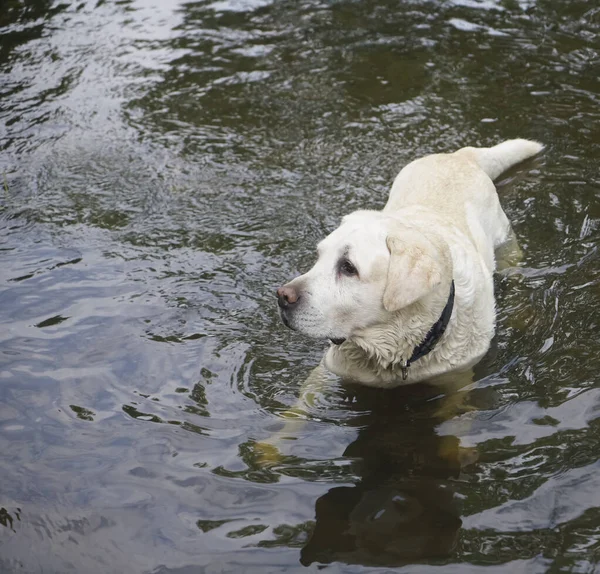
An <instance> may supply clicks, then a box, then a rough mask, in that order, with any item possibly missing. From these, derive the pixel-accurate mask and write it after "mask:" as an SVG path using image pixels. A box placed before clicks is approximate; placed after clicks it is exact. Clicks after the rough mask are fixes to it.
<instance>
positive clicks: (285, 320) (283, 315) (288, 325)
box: [279, 309, 297, 331]
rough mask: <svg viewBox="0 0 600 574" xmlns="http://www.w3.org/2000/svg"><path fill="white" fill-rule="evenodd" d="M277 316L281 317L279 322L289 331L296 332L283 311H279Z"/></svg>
mask: <svg viewBox="0 0 600 574" xmlns="http://www.w3.org/2000/svg"><path fill="white" fill-rule="evenodd" d="M279 316H280V317H281V322H282V323H283V324H284V325H285V326H286V327H287V328H288V329H291V330H292V331H297V329H296V327H294V325H292V322H291V321H290V318H289V317H288V316H287V313H286V312H285V311H283V310H282V309H280V310H279Z"/></svg>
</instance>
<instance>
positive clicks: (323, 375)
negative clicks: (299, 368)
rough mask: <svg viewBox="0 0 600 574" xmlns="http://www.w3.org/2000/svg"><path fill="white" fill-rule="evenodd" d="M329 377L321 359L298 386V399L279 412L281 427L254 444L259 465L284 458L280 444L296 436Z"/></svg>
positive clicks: (277, 461)
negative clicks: (289, 406) (282, 421)
mask: <svg viewBox="0 0 600 574" xmlns="http://www.w3.org/2000/svg"><path fill="white" fill-rule="evenodd" d="M330 378H331V374H330V373H329V372H328V371H327V370H326V369H325V367H324V366H323V362H322V361H321V363H319V365H318V366H317V367H315V368H314V369H313V370H312V371H311V373H310V375H309V376H308V377H307V379H306V380H305V381H304V383H302V386H301V387H300V393H299V396H298V400H297V401H296V403H295V404H294V406H292V407H291V408H289V409H287V410H285V411H284V412H283V413H281V414H280V416H281V418H282V419H283V420H284V424H283V428H281V429H280V430H278V431H277V432H275V433H273V434H272V435H271V436H270V437H269V438H267V439H266V440H264V441H261V442H257V443H256V444H255V445H254V450H255V452H256V454H257V462H258V463H259V464H260V465H261V466H274V465H276V464H279V463H281V462H282V461H283V460H284V458H285V456H284V455H283V454H282V453H281V451H280V450H279V447H280V445H281V444H282V443H283V441H286V440H294V439H295V438H296V436H297V435H298V432H299V431H300V430H301V429H302V427H303V426H304V424H305V423H306V421H307V419H308V417H309V412H310V411H311V410H314V408H315V407H316V403H317V397H318V396H320V395H322V394H323V390H324V389H325V388H326V385H328V383H329V381H330Z"/></svg>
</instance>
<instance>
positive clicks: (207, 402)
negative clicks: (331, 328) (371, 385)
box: [0, 0, 600, 574]
mask: <svg viewBox="0 0 600 574" xmlns="http://www.w3.org/2000/svg"><path fill="white" fill-rule="evenodd" d="M599 31H600V10H599V9H598V8H596V7H594V3H593V2H581V1H575V2H573V1H570V2H567V1H550V0H545V1H542V0H538V1H536V0H448V1H445V0H444V1H441V0H440V1H424V0H406V1H401V0H379V1H377V2H376V1H373V0H362V1H359V0H355V1H351V0H337V1H324V0H322V1H318V0H217V1H213V2H210V1H204V0H199V1H195V2H182V1H179V2H177V1H173V2H167V1H164V0H163V1H161V0H119V1H115V0H99V1H92V2H88V1H86V0H83V1H81V2H59V1H55V0H5V1H4V3H3V8H2V10H1V11H0V177H1V182H0V183H1V189H0V284H1V286H2V288H1V292H0V452H1V453H2V456H1V458H0V484H1V488H0V570H1V571H2V572H7V573H9V572H32V573H37V572H44V573H64V572H85V573H108V572H118V573H124V572H132V573H156V574H159V573H161V574H166V573H173V574H175V573H177V574H188V573H190V574H191V573H199V572H206V573H213V572H236V573H237V572H256V573H268V572H296V571H306V570H307V569H309V568H310V569H315V570H316V569H317V568H318V567H319V566H321V567H322V566H327V569H328V570H330V571H332V572H374V571H382V572H387V571H390V569H395V568H398V569H399V571H402V572H410V573H417V574H418V573H423V572H438V571H439V572H444V573H456V574H462V573H472V572H481V571H483V569H484V568H485V569H486V570H485V571H486V572H494V573H496V572H510V573H511V574H514V573H518V572H523V573H537V572H598V571H599V570H598V568H600V462H599V459H600V413H599V409H600V385H599V384H598V370H599V367H600V337H599V335H598V331H599V329H598V328H599V322H600V313H599V310H600V289H599V286H598V285H599V280H600V274H599V271H598V252H597V241H598V237H599V233H600V231H599V228H600V202H599V199H598V198H599V195H600V175H599V172H598V158H599V157H600V135H599V134H600V130H599V126H600V82H599V79H598V78H599V76H600V65H599V61H600V60H599V57H600V47H599V46H600V40H599V36H598V33H599ZM515 136H522V137H529V138H534V139H539V140H540V141H543V142H545V143H546V144H547V146H548V149H547V151H546V153H545V154H544V156H543V157H542V158H541V160H538V161H537V162H533V163H530V164H527V165H526V166H524V167H523V168H522V169H520V170H518V171H515V172H513V173H511V174H509V175H508V176H507V177H506V178H505V179H504V180H503V181H502V182H501V183H500V193H501V197H502V202H503V204H504V206H505V208H506V211H507V213H508V214H509V216H510V218H511V219H512V221H513V222H514V226H515V230H516V233H517V235H518V237H519V240H520V242H521V245H522V247H523V250H524V260H523V262H522V264H521V265H520V267H518V268H513V269H510V270H508V271H507V272H505V273H503V274H501V275H499V276H498V278H497V281H496V288H497V289H496V290H497V296H498V316H499V321H498V334H497V338H496V340H495V342H494V345H493V348H492V350H491V351H490V353H489V354H488V356H487V357H486V358H485V359H484V361H483V362H482V363H481V364H480V365H479V366H478V368H477V370H476V379H477V381H478V382H477V384H475V385H473V386H472V387H470V388H468V389H467V390H466V391H463V396H462V399H463V401H462V402H463V404H464V405H465V407H464V408H462V409H457V410H456V411H453V412H452V414H450V415H448V414H446V415H445V416H442V415H441V414H440V410H441V406H442V404H443V403H444V399H443V397H439V396H436V395H434V394H432V393H431V392H430V391H429V390H428V389H427V387H425V386H423V387H420V386H418V387H417V386H415V387H410V388H407V389H403V390H399V391H394V392H378V391H373V390H371V391H367V390H364V389H357V388H352V387H347V386H344V385H343V384H342V383H341V382H339V381H336V380H332V381H331V385H330V386H329V387H328V389H327V390H326V391H325V392H324V393H323V394H322V395H320V396H319V397H317V400H316V402H315V404H314V405H313V406H312V407H311V409H310V411H309V412H308V413H306V414H307V418H308V420H307V422H306V424H305V425H304V426H302V427H298V430H297V432H296V433H295V434H294V436H293V437H291V438H293V439H295V440H288V441H286V444H285V445H284V448H283V450H284V454H285V457H284V458H283V459H282V460H281V461H279V462H278V463H277V464H275V465H274V466H271V467H269V466H266V465H262V464H259V462H258V460H257V451H256V447H255V444H256V442H257V441H261V440H264V439H266V438H267V437H269V436H270V435H271V434H272V433H273V432H274V431H275V430H277V429H278V428H280V427H281V425H282V420H283V419H282V413H283V412H284V411H285V410H286V408H289V407H290V406H292V405H293V404H294V402H295V399H296V396H297V394H298V390H299V385H300V384H301V382H302V381H303V379H304V378H305V377H306V376H307V374H308V373H309V372H310V370H311V368H312V367H313V366H314V365H315V364H316V363H317V362H318V361H319V358H320V356H321V353H322V351H323V344H322V343H320V342H315V341H312V340H308V339H304V338H302V337H301V336H299V335H296V334H293V333H291V332H288V331H287V330H286V329H285V328H283V327H282V325H281V324H280V322H279V320H278V317H277V313H276V309H275V306H274V304H273V303H274V297H273V289H274V288H275V287H276V286H277V285H279V284H281V283H282V282H284V281H285V280H286V279H288V278H290V277H292V276H293V275H294V274H295V273H297V272H298V271H300V270H302V269H306V268H307V266H308V265H309V264H310V263H311V261H312V259H313V253H314V244H315V241H316V240H317V239H318V238H321V237H322V236H324V235H325V234H326V233H328V232H329V231H330V230H332V229H333V228H335V226H336V225H337V222H338V221H339V219H340V217H341V216H342V215H344V214H345V213H347V212H349V211H351V210H353V209H356V208H359V207H371V208H380V207H381V206H383V204H384V202H385V200H386V194H387V190H388V188H389V185H390V183H391V181H392V179H393V177H394V175H395V174H396V173H397V171H398V170H399V169H400V168H401V167H402V166H403V165H405V164H406V163H407V162H408V161H410V160H411V159H413V158H415V157H417V156H420V155H423V154H425V153H429V152H433V151H450V150H454V149H456V148H458V147H460V146H463V145H472V144H475V145H489V144H491V143H494V142H497V141H499V140H501V139H504V138H507V137H515Z"/></svg>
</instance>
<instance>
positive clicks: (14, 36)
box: [0, 0, 68, 65]
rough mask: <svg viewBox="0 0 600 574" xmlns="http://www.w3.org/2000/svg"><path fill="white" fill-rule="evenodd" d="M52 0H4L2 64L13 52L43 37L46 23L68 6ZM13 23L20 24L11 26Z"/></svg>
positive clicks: (0, 39)
mask: <svg viewBox="0 0 600 574" xmlns="http://www.w3.org/2000/svg"><path fill="white" fill-rule="evenodd" d="M53 4H55V3H54V2H51V1H50V0H28V1H27V2H23V1H21V0H3V1H2V8H1V9H0V30H2V28H4V27H8V30H2V31H1V33H0V65H1V64H2V63H4V62H5V61H6V60H7V59H8V58H9V57H10V54H11V52H12V51H13V50H14V49H15V48H17V47H18V46H20V45H21V44H25V43H26V42H29V41H30V40H35V39H37V38H41V37H42V34H43V32H44V28H45V23H46V22H48V20H49V19H50V18H51V17H52V16H54V15H55V14H58V13H59V12H62V11H64V10H66V9H67V8H68V5H67V4H66V3H59V4H55V5H54V6H53ZM12 24H18V26H15V27H14V28H10V26H11V25H12Z"/></svg>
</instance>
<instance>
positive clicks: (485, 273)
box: [277, 139, 543, 387]
mask: <svg viewBox="0 0 600 574" xmlns="http://www.w3.org/2000/svg"><path fill="white" fill-rule="evenodd" d="M542 149H543V146H542V145H541V144H539V143H537V142H533V141H528V140H523V139H516V140H509V141H505V142H503V143H501V144H499V145H497V146H494V147H491V148H472V147H466V148H463V149H461V150H459V151H457V152H455V153H452V154H436V155H430V156H427V157H425V158H422V159H419V160H416V161H414V162H412V163H410V164H409V165H407V166H406V167H405V168H404V169H403V170H402V171H401V172H400V173H399V174H398V176H397V177H396V179H395V181H394V184H393V185H392V189H391V191H390V196H389V199H388V202H387V204H386V206H385V207H384V208H383V210H382V211H366V210H365V211H356V212H354V213H351V214H350V215H347V216H346V217H344V219H343V221H342V224H341V225H340V227H339V228H338V229H336V230H335V231H334V232H333V233H331V234H330V235H329V236H328V237H326V238H325V239H324V240H323V241H321V243H319V245H318V248H317V251H318V260H317V262H316V264H315V265H314V267H313V268H312V269H311V270H310V271H308V273H305V274H304V275H301V276H300V277H297V278H296V279H294V280H293V281H291V282H290V283H288V284H287V285H285V286H283V287H280V288H279V289H278V290H277V297H278V304H279V308H280V313H281V318H282V320H283V322H284V323H285V324H286V325H287V326H288V327H290V328H291V329H295V330H297V331H300V332H301V333H304V334H305V335H308V336H311V337H318V338H327V339H331V341H332V342H333V344H332V346H331V347H330V348H329V350H328V351H327V353H326V355H325V357H324V365H325V367H326V368H327V369H328V370H329V371H331V372H333V373H334V374H336V375H339V376H340V377H343V378H344V379H346V380H352V381H356V382H360V383H364V384H366V385H371V386H379V387H393V386H396V385H400V384H405V383H414V382H417V381H421V380H424V379H432V378H435V377H438V376H439V375H442V374H444V373H447V372H450V371H458V370H468V369H469V368H470V367H472V366H473V365H474V364H475V363H477V361H479V360H480V359H481V358H482V357H483V355H484V354H485V353H486V351H487V350H488V347H489V344H490V341H491V339H492V336H493V334H494V324H495V306H494V293H493V282H492V274H493V272H494V269H495V265H496V262H495V249H496V248H497V247H498V246H500V245H501V244H503V243H504V242H506V241H507V240H508V239H509V238H510V234H511V227H510V223H509V221H508V219H507V217H506V214H505V213H504V211H503V210H502V207H501V206H500V202H499V200H498V194H497V193H496V188H495V186H494V184H493V180H494V179H495V178H497V177H498V176H499V175H500V174H501V173H502V172H504V171H505V170H506V169H508V168H509V167H511V166H512V165H515V164H517V163H519V162H521V161H523V160H525V159H527V158H529V157H531V156H533V155H535V154H537V153H538V152H540V151H541V150H542Z"/></svg>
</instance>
